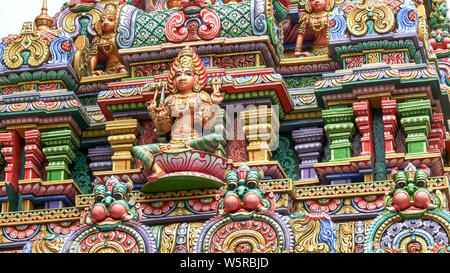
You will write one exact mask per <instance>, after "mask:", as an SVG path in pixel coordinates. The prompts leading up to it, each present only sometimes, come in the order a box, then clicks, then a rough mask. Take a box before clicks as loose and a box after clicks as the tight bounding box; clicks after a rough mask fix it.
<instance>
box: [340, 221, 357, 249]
mask: <svg viewBox="0 0 450 273" xmlns="http://www.w3.org/2000/svg"><path fill="white" fill-rule="evenodd" d="M354 231H355V223H354V222H348V223H342V224H340V225H339V232H338V240H337V249H338V251H339V252H340V253H353V252H354V249H355V240H354Z"/></svg>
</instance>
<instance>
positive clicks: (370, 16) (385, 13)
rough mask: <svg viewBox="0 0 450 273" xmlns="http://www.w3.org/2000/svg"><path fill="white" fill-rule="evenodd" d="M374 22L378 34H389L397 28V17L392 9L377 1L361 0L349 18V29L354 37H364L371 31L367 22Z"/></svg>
mask: <svg viewBox="0 0 450 273" xmlns="http://www.w3.org/2000/svg"><path fill="white" fill-rule="evenodd" d="M369 20H372V21H373V29H374V31H375V32H377V33H378V34H384V33H388V32H391V31H393V30H394V28H395V17H394V13H393V12H392V10H391V9H389V8H388V7H387V6H386V5H385V4H384V3H383V2H381V1H377V0H360V1H359V2H358V3H357V4H356V6H355V7H353V9H352V10H351V11H350V12H349V14H348V16H347V29H348V31H349V32H350V33H351V34H352V35H354V36H364V35H366V34H367V32H368V31H369V27H368V26H367V21H369Z"/></svg>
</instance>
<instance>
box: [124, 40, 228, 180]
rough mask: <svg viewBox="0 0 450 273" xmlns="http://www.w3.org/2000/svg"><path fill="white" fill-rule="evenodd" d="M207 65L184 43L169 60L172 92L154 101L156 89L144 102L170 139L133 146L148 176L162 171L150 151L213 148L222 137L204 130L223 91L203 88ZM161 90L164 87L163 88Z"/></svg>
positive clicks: (220, 100) (221, 98) (160, 128)
mask: <svg viewBox="0 0 450 273" xmlns="http://www.w3.org/2000/svg"><path fill="white" fill-rule="evenodd" d="M206 80H207V75H206V68H205V66H204V64H203V63H202V61H201V60H200V58H199V56H198V55H197V53H196V52H195V51H194V50H193V49H192V48H190V47H189V46H186V47H184V48H183V49H182V50H181V52H180V54H179V55H178V57H177V58H176V59H175V61H174V62H173V63H172V66H171V69H170V73H169V79H168V88H169V90H170V92H171V95H170V96H168V97H167V98H166V99H163V95H161V100H160V102H159V104H157V102H156V97H157V92H155V93H156V94H155V97H154V99H153V100H152V101H149V102H147V108H148V110H149V112H150V118H151V120H152V123H153V125H154V126H155V128H156V129H157V130H158V131H159V132H163V133H168V132H170V138H171V139H170V142H169V143H155V144H147V145H142V146H135V147H133V149H132V152H133V155H134V156H135V157H137V158H138V159H140V160H142V161H143V163H144V166H145V167H147V168H148V169H152V171H153V174H152V176H151V177H150V178H149V181H151V180H152V179H157V178H158V177H160V176H161V175H163V174H164V172H163V170H162V169H161V168H160V167H159V166H158V164H157V163H155V160H154V159H153V155H154V154H157V153H161V152H163V151H167V150H175V149H186V148H188V149H189V148H190V149H194V150H200V151H205V152H214V151H215V150H216V149H217V147H218V146H219V143H220V141H221V136H220V135H218V134H207V133H206V131H208V130H210V129H211V128H212V127H213V126H214V123H215V113H214V111H213V110H214V109H212V108H213V107H214V106H217V105H219V104H220V103H221V102H222V101H223V99H224V95H223V94H221V93H220V91H219V89H218V88H215V89H214V92H213V93H212V94H211V96H210V95H209V94H208V93H206V92H205V91H202V89H203V88H204V87H205V85H206ZM163 93H164V91H163Z"/></svg>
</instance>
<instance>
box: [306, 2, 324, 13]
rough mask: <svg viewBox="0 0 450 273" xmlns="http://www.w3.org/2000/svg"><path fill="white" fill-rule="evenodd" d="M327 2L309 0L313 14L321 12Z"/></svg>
mask: <svg viewBox="0 0 450 273" xmlns="http://www.w3.org/2000/svg"><path fill="white" fill-rule="evenodd" d="M327 4H328V1H327V0H310V5H311V9H312V11H313V12H322V11H324V10H325V8H326V7H327Z"/></svg>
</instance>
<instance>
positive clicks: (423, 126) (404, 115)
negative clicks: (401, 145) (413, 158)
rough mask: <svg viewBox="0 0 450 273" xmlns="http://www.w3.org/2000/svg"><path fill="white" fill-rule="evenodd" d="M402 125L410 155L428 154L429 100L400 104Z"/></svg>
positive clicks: (399, 110)
mask: <svg viewBox="0 0 450 273" xmlns="http://www.w3.org/2000/svg"><path fill="white" fill-rule="evenodd" d="M398 113H399V116H400V123H401V124H402V127H403V130H404V131H405V133H406V140H405V141H406V145H407V149H408V153H426V152H427V150H428V133H429V132H430V124H431V103H430V101H429V100H412V101H407V102H403V103H399V104H398Z"/></svg>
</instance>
